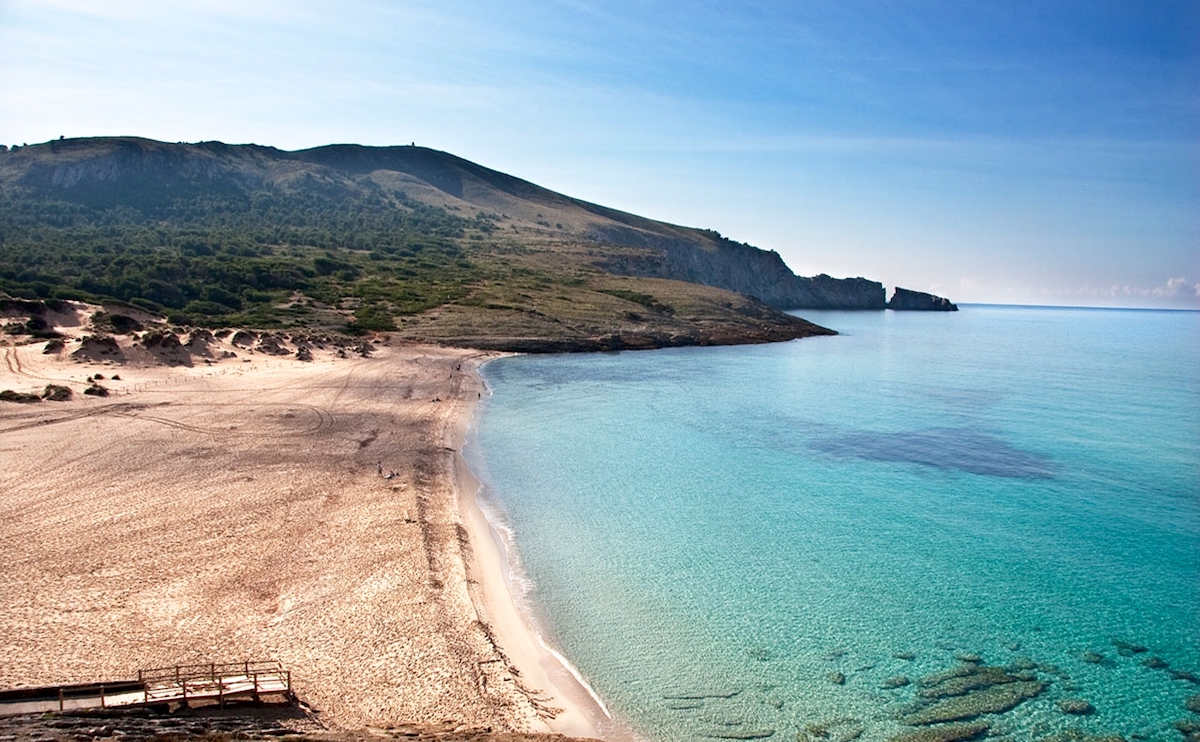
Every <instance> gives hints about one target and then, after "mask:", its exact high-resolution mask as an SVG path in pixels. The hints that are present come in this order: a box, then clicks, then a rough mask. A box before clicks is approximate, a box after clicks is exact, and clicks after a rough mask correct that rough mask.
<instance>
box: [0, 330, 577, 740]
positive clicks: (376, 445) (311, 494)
mask: <svg viewBox="0 0 1200 742" xmlns="http://www.w3.org/2000/svg"><path fill="white" fill-rule="evenodd" d="M68 319H69V318H68ZM56 325H57V326H59V327H60V329H62V330H63V331H64V332H66V333H68V334H69V335H72V336H78V335H81V334H82V333H84V332H85V331H86V330H85V328H86V321H84V320H78V321H75V323H74V324H72V323H71V322H63V323H56ZM118 339H119V341H120V343H121V349H120V352H121V353H123V354H124V356H125V358H124V359H123V360H120V361H114V360H112V359H111V358H106V357H102V356H91V357H85V356H81V355H80V354H79V353H78V352H73V349H74V348H76V344H77V343H78V342H79V340H78V338H77V337H71V338H68V340H67V346H68V347H67V348H66V349H65V350H62V351H59V352H57V353H52V352H48V351H47V350H46V348H45V345H46V344H45V343H44V342H39V341H34V342H25V343H12V342H8V343H4V344H3V345H2V346H0V351H2V352H3V354H4V357H5V361H6V363H5V364H4V365H3V366H0V389H6V388H12V389H14V390H16V391H18V392H21V393H26V392H37V391H40V390H41V389H42V388H43V387H45V386H46V384H47V382H51V383H55V384H62V385H65V386H67V387H69V388H70V389H72V390H73V392H74V396H73V397H72V398H71V399H70V401H66V402H52V401H40V402H36V403H32V404H14V403H11V402H5V403H3V404H0V455H2V456H3V458H4V460H5V467H3V470H0V550H3V552H4V553H5V557H6V580H5V581H4V583H3V584H0V635H3V636H5V637H6V641H5V642H3V643H0V688H17V687H36V686H47V685H60V684H69V683H75V682H103V681H111V680H118V679H121V678H128V677H131V676H136V674H137V671H138V670H140V669H145V668H151V667H169V666H172V665H177V664H195V663H209V662H226V661H242V660H261V659H277V660H279V661H281V662H282V663H283V664H284V666H285V667H286V668H287V669H289V670H291V671H292V674H293V678H294V687H295V689H296V690H297V692H298V693H299V695H300V697H301V698H302V699H303V700H304V702H305V703H306V705H307V706H308V707H310V708H312V709H314V710H315V711H316V712H317V714H318V717H319V719H320V720H321V723H323V724H324V725H325V726H327V727H329V728H331V729H340V730H357V729H367V728H386V727H388V726H391V725H395V724H402V725H408V726H415V727H416V728H419V727H421V726H422V725H425V726H428V727H430V728H431V729H432V728H445V727H446V725H447V724H449V725H450V728H454V729H461V730H475V732H477V733H484V732H485V731H488V730H490V731H491V732H492V733H505V734H517V735H523V738H527V739H533V738H536V737H538V735H541V734H545V733H547V732H551V731H553V732H561V733H565V734H575V735H588V734H590V735H592V736H595V735H596V732H595V729H594V727H593V726H592V725H591V724H590V723H589V722H588V721H587V719H588V716H587V713H586V710H585V709H586V706H585V704H583V703H578V704H577V703H576V698H575V696H574V695H572V692H571V691H570V689H569V688H567V689H565V690H563V689H561V684H560V683H559V682H556V681H559V678H557V677H556V676H555V675H554V673H553V672H551V671H547V670H546V669H545V668H546V667H547V666H549V667H553V664H552V663H550V664H549V665H547V663H546V662H545V660H546V657H547V656H548V653H543V652H541V651H539V649H538V645H537V642H536V639H535V638H534V637H533V635H532V634H530V633H529V632H528V631H527V630H526V629H525V626H524V623H522V622H521V621H520V619H519V617H516V612H515V608H512V602H511V596H509V595H508V593H507V587H506V584H505V582H504V578H503V573H502V569H501V566H500V565H501V561H500V556H499V551H498V550H496V545H495V542H494V541H493V540H492V539H491V535H490V531H489V530H488V526H487V525H486V521H485V520H484V519H483V517H482V511H480V510H479V509H478V508H477V507H475V504H474V495H475V488H476V487H477V483H474V479H473V477H472V476H471V475H470V473H469V470H468V469H467V468H466V466H465V462H463V461H462V458H461V455H460V453H459V449H460V447H461V443H462V441H463V439H464V437H465V434H466V430H467V428H468V426H469V424H470V420H471V415H472V413H473V410H474V406H475V403H476V402H477V401H478V395H479V394H480V393H481V391H482V380H481V378H480V377H479V376H478V374H477V373H476V372H475V367H476V366H477V365H478V363H479V362H480V360H481V359H482V358H486V357H487V356H486V354H481V353H479V352H477V351H465V350H457V349H447V348H439V347H434V346H415V345H408V344H391V343H393V342H394V341H389V340H388V339H386V338H382V339H379V340H377V341H376V342H374V343H371V344H368V343H364V344H363V345H362V346H361V348H362V349H363V350H362V353H361V357H359V355H360V354H359V352H357V350H356V351H354V352H346V351H351V349H350V348H344V347H337V346H332V347H331V346H326V347H324V348H323V349H321V348H317V347H314V348H313V349H312V354H313V360H312V361H307V362H305V361H300V360H297V359H295V358H294V357H288V356H286V355H285V356H280V355H279V354H277V353H275V354H272V353H271V352H267V351H257V350H255V351H251V350H249V349H246V348H244V347H237V346H234V345H232V344H231V343H230V342H229V341H228V339H212V338H211V336H210V339H209V342H208V348H209V351H211V352H210V354H209V355H207V356H205V357H204V358H201V357H199V356H195V357H193V358H191V360H190V362H188V363H187V364H186V365H164V364H162V363H160V362H155V361H154V360H153V359H149V358H146V357H145V356H146V354H145V352H144V351H142V350H141V349H140V348H137V347H133V346H132V345H131V344H130V339H127V338H124V337H122V338H118ZM185 345H187V344H186V343H185ZM367 345H370V346H371V347H370V348H367V347H366V346H367ZM368 351H369V352H368ZM225 352H228V353H229V354H230V355H229V356H225V357H222V355H221V354H222V353H225ZM233 354H236V356H234V355H233ZM85 375H86V378H85ZM93 378H98V379H100V381H99V384H100V385H103V386H104V387H106V388H107V389H108V390H109V396H107V397H96V396H84V395H83V394H82V392H83V391H85V390H86V389H87V388H89V387H90V386H91V385H92V384H94V383H96V382H93V381H92V379H93ZM505 599H507V600H505ZM506 607H507V608H508V610H507V611H506ZM514 617H515V618H514ZM584 700H586V696H585V697H584ZM552 709H562V711H558V712H553V713H552V712H551V710H552Z"/></svg>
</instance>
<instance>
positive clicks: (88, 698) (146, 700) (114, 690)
mask: <svg viewBox="0 0 1200 742" xmlns="http://www.w3.org/2000/svg"><path fill="white" fill-rule="evenodd" d="M268 695H276V696H283V697H285V698H286V699H287V700H288V701H293V700H295V694H293V693H292V673H291V672H290V671H289V670H285V669H283V665H282V664H281V663H279V662H276V661H268V662H235V663H229V664H208V665H176V666H175V667H159V668H154V669H151V670H139V671H138V677H137V680H123V681H116V682H111V683H88V684H83V685H65V686H55V687H49V688H21V689H17V690H11V691H0V716H11V715H15V714H34V713H44V712H46V711H75V710H80V709H103V708H131V707H137V706H154V705H166V704H172V703H174V704H180V705H185V706H186V705H188V704H189V703H192V702H195V701H206V702H207V701H216V702H217V703H218V704H219V705H221V706H224V705H225V702H226V701H234V700H251V701H256V702H257V701H261V700H262V697H263V696H268Z"/></svg>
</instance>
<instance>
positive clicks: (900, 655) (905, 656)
mask: <svg viewBox="0 0 1200 742" xmlns="http://www.w3.org/2000/svg"><path fill="white" fill-rule="evenodd" d="M892 656H893V657H895V658H896V659H898V660H905V661H907V662H911V661H912V660H915V659H916V658H917V654H916V652H897V653H895V654H893V655H892Z"/></svg>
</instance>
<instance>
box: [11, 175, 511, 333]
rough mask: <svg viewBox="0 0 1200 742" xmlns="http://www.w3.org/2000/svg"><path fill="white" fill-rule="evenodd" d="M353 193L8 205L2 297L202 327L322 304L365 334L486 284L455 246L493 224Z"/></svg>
mask: <svg viewBox="0 0 1200 742" xmlns="http://www.w3.org/2000/svg"><path fill="white" fill-rule="evenodd" d="M359 185H362V186H363V187H362V188H360V189H358V190H357V191H355V192H350V191H332V192H330V191H329V189H326V190H324V191H321V190H318V191H315V192H303V193H285V192H283V191H282V190H281V189H279V188H278V187H267V186H264V187H262V188H261V189H260V190H257V191H253V192H250V193H247V194H238V193H234V192H226V191H217V193H218V194H219V195H217V196H214V195H213V192H212V190H201V189H192V190H184V191H183V192H182V193H179V194H176V195H174V196H172V197H170V198H167V197H165V196H161V195H155V194H148V193H143V192H139V191H135V192H133V193H128V194H127V198H126V199H125V200H122V201H121V202H119V203H118V202H116V200H115V199H113V198H102V197H101V196H100V195H95V194H91V193H85V194H82V197H80V196H79V195H76V196H75V198H74V200H72V201H65V200H61V199H48V198H46V197H45V196H38V197H29V196H26V197H22V196H21V195H19V194H12V193H5V194H4V197H0V291H4V292H7V293H8V294H11V295H13V296H18V297H24V298H28V299H34V298H43V299H45V298H49V299H77V300H84V301H114V300H115V301H120V302H127V303H129V304H132V305H134V306H137V307H141V308H143V309H147V310H149V311H153V312H160V313H164V314H166V315H168V316H169V317H170V318H171V319H172V320H174V321H177V322H186V323H189V324H196V325H207V326H216V325H253V326H260V327H272V326H280V325H285V324H305V322H304V319H305V317H306V316H308V315H310V314H311V313H312V312H311V310H312V308H313V307H316V306H322V305H323V306H326V307H334V308H340V309H352V310H353V315H354V318H353V320H352V321H351V322H350V324H349V327H350V328H351V329H354V330H359V331H366V330H386V329H393V328H394V325H393V323H392V317H393V316H395V315H402V314H412V313H416V312H421V311H424V310H426V309H429V308H431V307H435V306H439V305H441V304H444V303H446V302H447V301H452V300H454V299H457V298H460V297H463V296H465V295H466V293H467V290H468V287H469V286H470V285H471V284H472V283H473V282H474V281H476V280H478V278H479V271H478V269H477V268H476V266H474V265H473V264H472V263H471V262H470V261H469V260H467V259H466V256H465V255H464V253H463V251H462V249H461V248H460V247H459V245H458V241H459V239H460V238H462V237H463V236H464V235H465V234H466V233H467V232H468V230H479V229H480V227H481V225H483V226H490V225H491V221H490V220H488V219H473V220H468V219H464V218H462V217H460V216H457V215H454V214H451V213H449V212H448V211H446V210H445V209H442V208H438V207H431V206H426V205H424V204H421V203H418V202H415V201H412V200H410V199H408V198H407V197H406V196H405V194H404V193H403V192H401V191H394V192H392V193H385V192H383V191H382V190H381V189H380V188H379V187H378V186H375V184H374V183H373V182H371V181H369V180H368V181H365V183H360V184H359ZM364 194H365V195H364ZM297 297H300V298H299V300H296V299H297ZM30 329H31V330H33V329H40V328H30Z"/></svg>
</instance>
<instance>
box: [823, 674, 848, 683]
mask: <svg viewBox="0 0 1200 742" xmlns="http://www.w3.org/2000/svg"><path fill="white" fill-rule="evenodd" d="M825 678H826V680H828V681H829V682H831V683H833V684H834V685H845V684H846V675H845V674H844V673H840V672H831V673H828V674H827V675H826V676H825Z"/></svg>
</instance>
